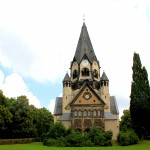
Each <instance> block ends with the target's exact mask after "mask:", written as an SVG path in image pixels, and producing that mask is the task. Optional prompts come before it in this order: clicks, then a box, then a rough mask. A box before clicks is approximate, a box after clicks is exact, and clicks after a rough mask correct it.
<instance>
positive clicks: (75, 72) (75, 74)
mask: <svg viewBox="0 0 150 150" xmlns="http://www.w3.org/2000/svg"><path fill="white" fill-rule="evenodd" d="M77 76H78V71H77V70H76V69H75V70H74V71H73V79H75V78H77Z"/></svg>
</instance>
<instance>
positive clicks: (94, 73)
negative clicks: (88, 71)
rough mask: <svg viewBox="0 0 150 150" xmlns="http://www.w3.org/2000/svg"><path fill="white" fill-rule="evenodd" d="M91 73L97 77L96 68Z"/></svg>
mask: <svg viewBox="0 0 150 150" xmlns="http://www.w3.org/2000/svg"><path fill="white" fill-rule="evenodd" d="M93 75H94V77H95V78H98V71H97V70H96V69H94V70H93Z"/></svg>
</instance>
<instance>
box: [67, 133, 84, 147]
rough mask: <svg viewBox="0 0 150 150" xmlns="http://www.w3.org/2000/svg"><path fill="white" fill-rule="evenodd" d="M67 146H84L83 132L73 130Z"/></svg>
mask: <svg viewBox="0 0 150 150" xmlns="http://www.w3.org/2000/svg"><path fill="white" fill-rule="evenodd" d="M66 139H67V146H68V147H81V146H83V141H84V136H83V135H82V133H81V132H78V131H73V132H72V133H71V134H69V135H68V136H67V137H66Z"/></svg>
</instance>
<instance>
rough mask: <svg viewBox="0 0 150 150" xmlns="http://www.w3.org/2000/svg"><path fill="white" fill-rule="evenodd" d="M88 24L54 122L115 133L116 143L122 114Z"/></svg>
mask: <svg viewBox="0 0 150 150" xmlns="http://www.w3.org/2000/svg"><path fill="white" fill-rule="evenodd" d="M100 68H101V67H100V62H99V60H98V59H97V57H96V55H95V52H94V49H93V46H92V43H91V39H90V37H89V34H88V30H87V27H86V24H85V22H83V25H82V28H81V33H80V37H79V40H78V44H77V48H76V51H75V55H74V57H73V60H72V61H71V64H70V73H69V74H68V73H66V75H65V76H64V79H63V81H62V83H63V96H62V97H56V101H55V108H54V121H55V122H57V121H61V122H62V123H63V124H64V126H65V127H66V128H71V129H74V130H78V131H82V132H84V131H87V132H88V131H89V130H90V129H91V128H92V127H99V128H101V129H102V130H103V131H112V132H113V139H117V134H118V132H119V111H118V106H117V101H116V98H115V96H110V93H109V79H108V77H107V75H106V73H105V72H103V73H102V75H100V74H101V72H100Z"/></svg>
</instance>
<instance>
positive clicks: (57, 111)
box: [54, 97, 62, 116]
mask: <svg viewBox="0 0 150 150" xmlns="http://www.w3.org/2000/svg"><path fill="white" fill-rule="evenodd" d="M54 115H55V116H58V115H62V97H56V102H55V107H54Z"/></svg>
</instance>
